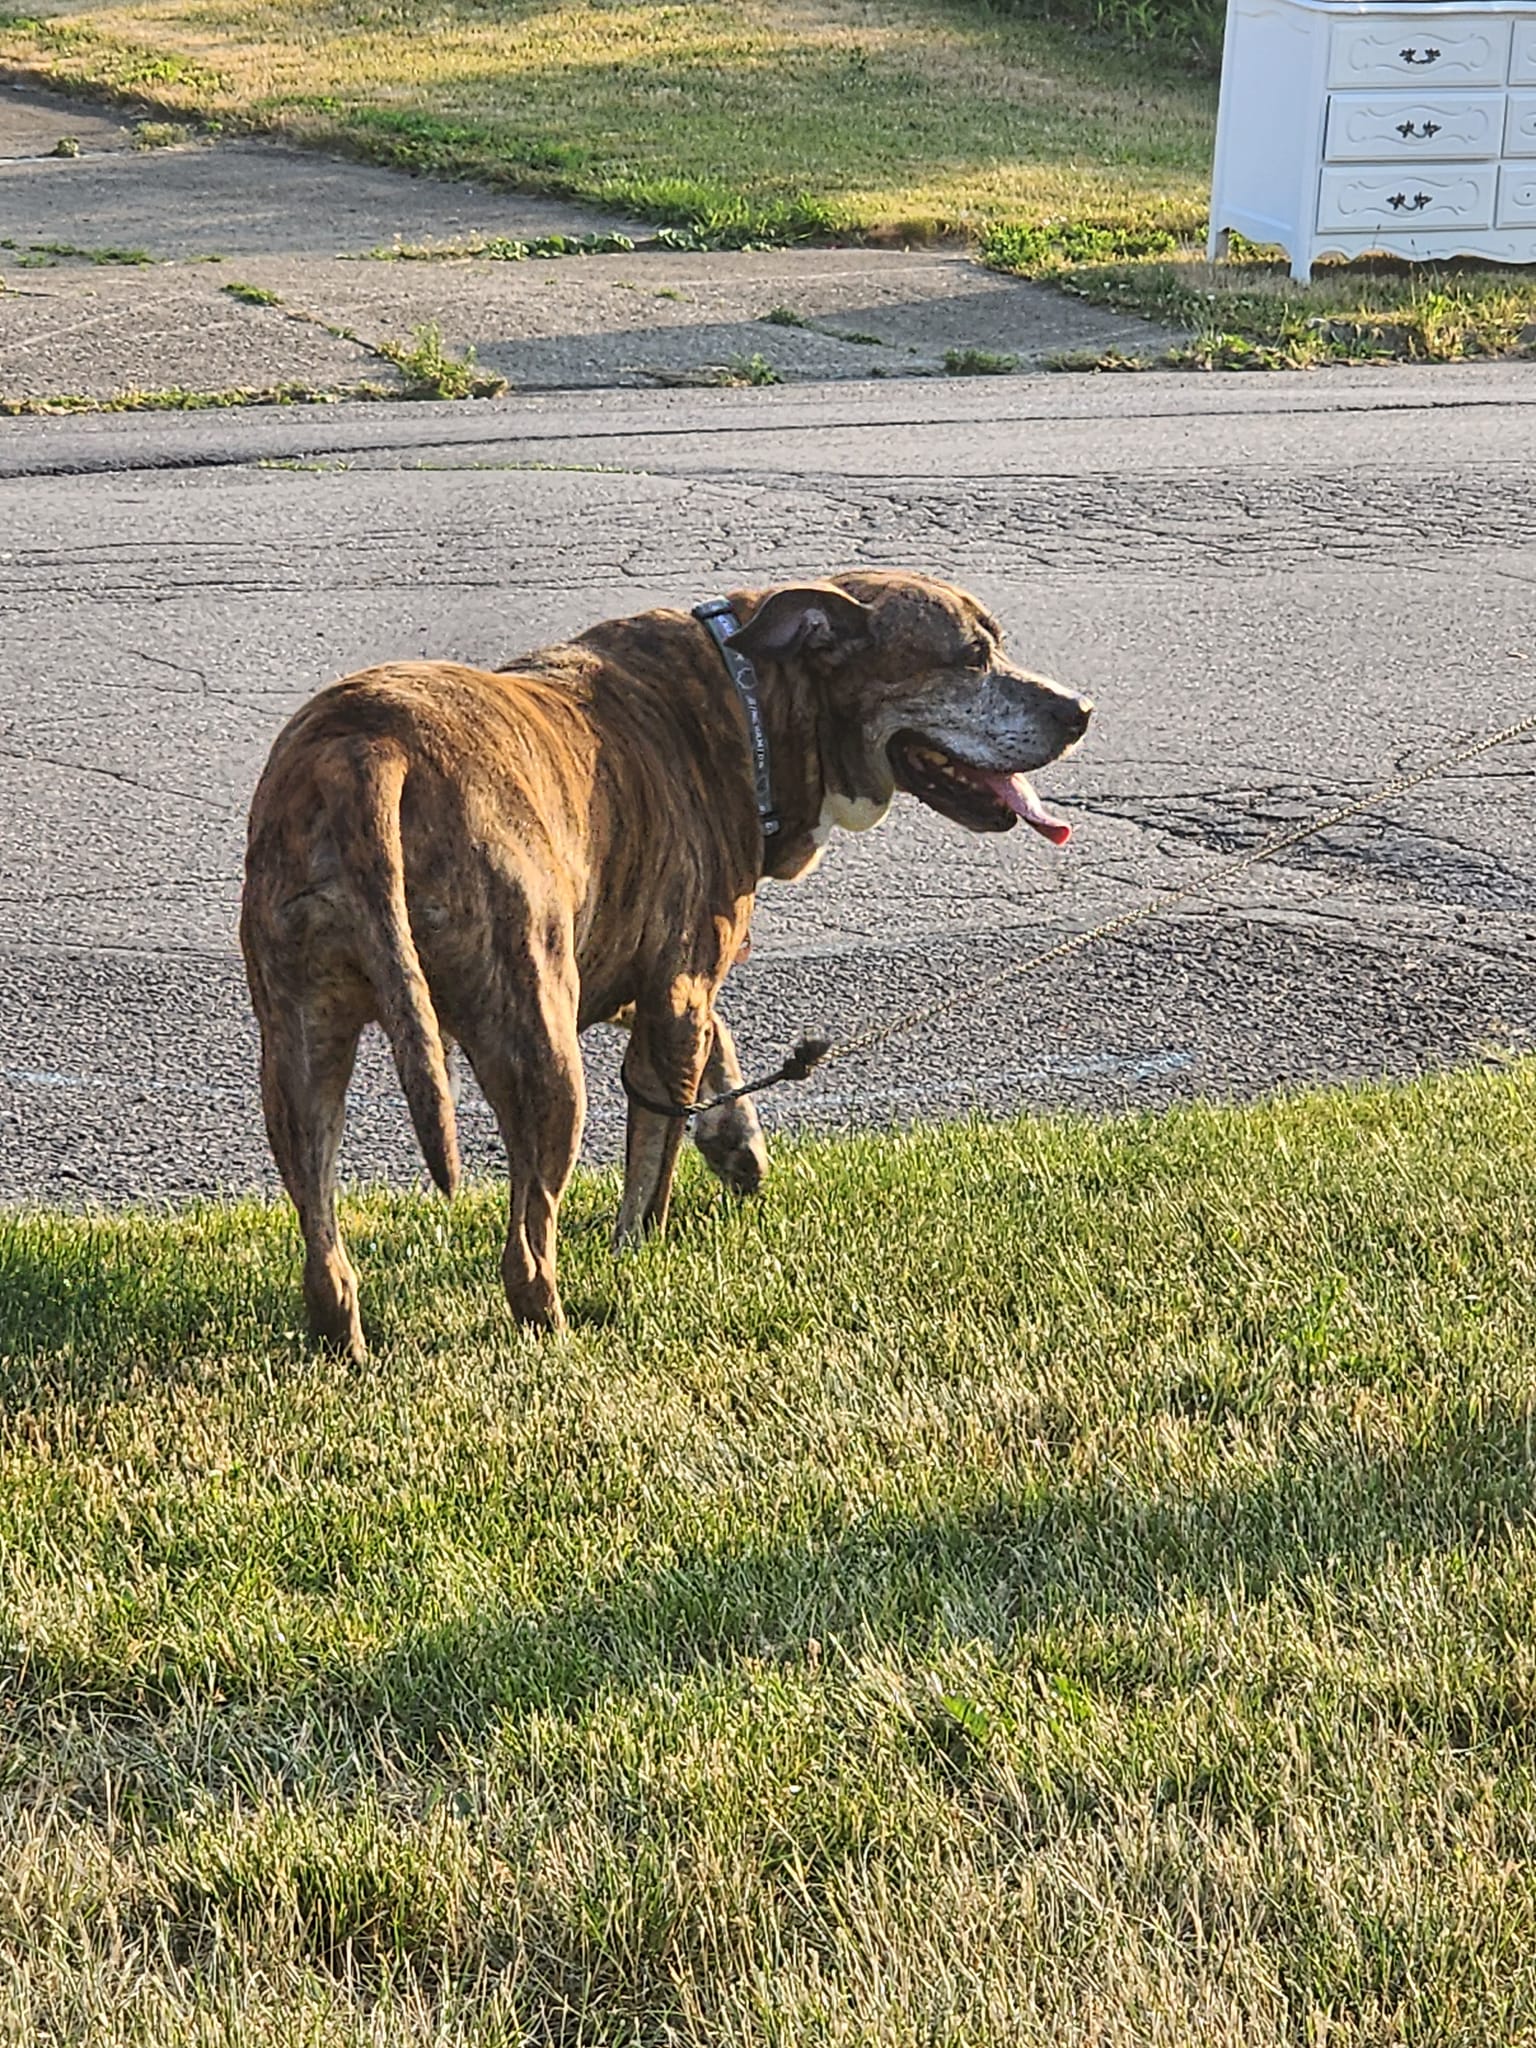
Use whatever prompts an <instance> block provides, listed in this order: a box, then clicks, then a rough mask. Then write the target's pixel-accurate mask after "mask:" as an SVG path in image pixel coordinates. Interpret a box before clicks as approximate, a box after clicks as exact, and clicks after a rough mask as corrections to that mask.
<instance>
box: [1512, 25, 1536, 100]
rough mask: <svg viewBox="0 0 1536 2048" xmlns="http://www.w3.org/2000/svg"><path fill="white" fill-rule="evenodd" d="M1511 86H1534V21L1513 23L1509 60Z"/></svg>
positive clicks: (1535, 59)
mask: <svg viewBox="0 0 1536 2048" xmlns="http://www.w3.org/2000/svg"><path fill="white" fill-rule="evenodd" d="M1509 82H1510V84H1511V85H1536V21H1529V20H1527V21H1517V22H1516V23H1515V44H1514V48H1513V50H1512V51H1511V52H1510V58H1509Z"/></svg>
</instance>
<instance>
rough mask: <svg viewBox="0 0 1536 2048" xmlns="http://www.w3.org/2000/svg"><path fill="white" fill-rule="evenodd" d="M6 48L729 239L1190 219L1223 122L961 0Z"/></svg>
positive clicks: (472, 16) (33, 31)
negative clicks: (1020, 221) (985, 224)
mask: <svg viewBox="0 0 1536 2048" xmlns="http://www.w3.org/2000/svg"><path fill="white" fill-rule="evenodd" d="M6 60H8V61H10V62H12V63H22V64H30V65H33V66H41V67H42V69H43V71H44V72H45V73H46V75H47V76H48V77H49V78H50V79H51V80H53V81H54V82H56V83H59V84H65V85H68V84H75V85H83V86H90V87H93V88H97V89H103V88H104V89H116V90H118V91H122V92H131V93H133V94H135V95H138V96H141V97H148V98H150V99H152V100H153V101H154V102H155V103H156V104H157V105H159V106H160V107H162V108H164V109H166V110H168V111H170V112H173V113H181V114H197V115H200V116H203V117H204V118H214V119H218V120H222V121H225V122H240V123H254V124H256V125H258V126H263V127H267V128H271V129H274V130H276V131H277V132H279V133H287V134H291V135H294V136H297V137H301V138H309V139H314V140H333V141H334V140H345V141H347V142H349V143H350V144H351V145H352V146H354V147H357V148H361V149H364V150H366V151H367V152H368V153H369V154H372V155H374V156H377V157H382V158H383V159H385V160H387V161H394V162H400V163H405V164H410V165H413V166H416V167H420V168H435V169H443V170H448V171H452V172H458V173H467V174H472V175H476V176H492V177H497V176H499V177H501V178H502V179H504V180H507V181H509V182H512V183H515V184H519V185H523V186H527V187H534V188H538V187H543V188H545V189H549V190H557V191H562V192H567V193H570V194H573V195H576V196H579V197H582V198H586V199H591V200H593V201H596V202H598V203H600V204H604V205H608V206H613V207H622V208H626V209H629V210H631V211H633V212H635V213H638V214H639V215H641V216H643V217H645V218H649V219H654V220H663V221H675V222H683V223H689V224H700V225H702V226H704V227H706V228H708V229H710V230H712V231H714V232H717V233H718V232H725V233H728V234H729V233H734V234H736V235H738V236H741V235H748V234H753V233H771V234H775V235H784V234H789V235H793V234H797V233H799V234H809V233H825V232H831V231H835V230H839V229H841V230H848V231H860V232H878V233H884V234H890V235H898V236H899V235H901V234H904V233H905V234H911V235H918V236H923V235H930V234H934V233H938V232H942V231H946V230H954V229H957V228H965V227H972V226H975V225H977V224H979V223H980V222H982V221H985V220H988V219H1011V218H1017V217H1028V218H1031V219H1035V218H1043V217H1051V216H1055V215H1067V216H1071V217H1074V218H1077V217H1082V216H1085V215H1086V216H1093V217H1097V216H1100V215H1106V216H1111V217H1114V218H1121V217H1127V218H1137V219H1143V218H1145V219H1148V220H1154V221H1157V222H1168V223H1173V224H1184V225H1188V224H1189V223H1191V222H1193V220H1194V219H1195V218H1196V216H1197V214H1198V210H1199V205H1200V200H1201V193H1202V190H1203V179H1204V173H1205V171H1206V168H1207V165H1208V160H1209V154H1210V137H1211V126H1212V120H1213V114H1214V90H1213V87H1212V85H1211V83H1210V81H1209V80H1208V79H1196V78H1192V77H1189V76H1186V75H1184V74H1183V73H1182V72H1172V71H1170V70H1169V69H1168V68H1167V67H1166V66H1165V67H1163V68H1161V69H1159V68H1157V67H1156V66H1154V65H1153V64H1152V63H1151V61H1150V60H1148V59H1145V58H1138V57H1133V56H1130V55H1127V54H1125V53H1122V52H1116V51H1114V50H1112V49H1108V48H1104V47H1099V48H1094V47H1091V46H1089V45H1087V44H1085V42H1084V40H1083V39H1082V38H1079V37H1075V36H1074V35H1073V34H1072V33H1071V32H1070V31H1068V30H1065V29H1062V28H1059V27H1051V26H1048V25H1046V24H1042V23H1036V22H1023V21H1008V20H1003V19H996V18H988V17H987V16H985V15H980V14H978V13H977V11H976V10H975V9H974V8H971V7H968V6H966V5H964V4H962V0H932V4H925V0H894V4H893V5H891V6H880V7H875V6H874V5H872V4H866V0H818V4H817V5H815V6H809V5H799V4H796V0H774V4H770V5H769V6H766V7H748V6H746V5H745V4H742V0H688V4H682V0H679V4H655V5H643V4H638V5H637V4H632V0H630V4H620V5H614V6H570V5H564V6H553V7H546V8H539V7H537V6H534V5H532V4H530V0H512V4H510V5H505V6H497V7H494V8H492V7H489V6H481V5H477V4H474V0H462V4H458V5H450V6H447V7H427V6H425V5H422V4H414V0H407V4H403V5H387V6H375V5H368V4H363V0H356V4H353V0H347V4H338V5H327V4H325V0H254V4H246V0H126V4H124V0H119V4H116V5H113V4H107V5H100V6H96V5H83V6H73V7H70V8H68V9H67V10H62V11H59V12H53V11H50V13H49V14H48V16H47V17H46V19H33V20H30V21H29V22H26V23H18V22H17V21H15V19H14V18H13V20H12V24H11V26H9V27H0V61H6Z"/></svg>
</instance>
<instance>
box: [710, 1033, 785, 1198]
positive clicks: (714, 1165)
mask: <svg viewBox="0 0 1536 2048" xmlns="http://www.w3.org/2000/svg"><path fill="white" fill-rule="evenodd" d="M741 1079H742V1075H741V1062H740V1060H738V1059H737V1057H736V1042H735V1040H734V1039H733V1038H732V1037H731V1034H730V1031H729V1029H728V1028H727V1025H726V1021H725V1019H724V1018H723V1017H722V1016H721V1015H720V1013H719V1012H718V1011H716V1013H715V1042H714V1046H713V1048H712V1050H711V1052H710V1055H709V1059H708V1061H707V1062H706V1064H705V1068H704V1079H703V1081H702V1082H701V1084H700V1086H701V1088H702V1091H703V1093H704V1094H705V1095H728V1094H729V1093H730V1091H731V1090H732V1089H733V1088H739V1087H740V1086H741ZM693 1142H694V1143H695V1144H696V1145H697V1146H698V1148H699V1150H700V1152H702V1153H703V1155H704V1162H705V1164H706V1165H707V1166H708V1168H709V1170H710V1172H711V1173H712V1174H714V1176H715V1178H716V1179H717V1180H719V1181H721V1182H723V1183H724V1185H725V1186H726V1187H728V1188H729V1189H730V1190H731V1192H732V1193H733V1194H737V1195H755V1194H756V1193H757V1191H758V1189H759V1188H760V1187H761V1186H762V1184H763V1175H764V1174H765V1173H766V1172H767V1171H768V1147H767V1144H766V1143H765V1142H764V1139H763V1127H762V1124H761V1123H760V1122H759V1121H758V1115H757V1109H756V1106H755V1104H754V1103H753V1101H752V1098H751V1096H750V1095H744V1096H742V1098H741V1100H740V1101H739V1102H728V1103H727V1104H726V1105H725V1107H724V1108H723V1109H707V1110H705V1111H704V1113H703V1114H702V1115H701V1116H698V1117H695V1118H694V1123H693Z"/></svg>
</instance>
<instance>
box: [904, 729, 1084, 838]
mask: <svg viewBox="0 0 1536 2048" xmlns="http://www.w3.org/2000/svg"><path fill="white" fill-rule="evenodd" d="M886 754H887V756H888V757H889V760H890V763H891V768H892V771H893V773H894V774H895V777H896V787H897V788H898V789H904V790H905V791H906V792H907V794H908V796H915V797H916V798H917V800H918V802H919V803H922V804H926V805H927V806H928V808H929V810H931V811H937V812H938V813H939V815H940V816H941V817H944V818H952V819H953V820H954V822H955V823H956V824H957V825H963V826H964V827H965V829H966V830H967V831H968V832H1011V831H1012V830H1013V828H1014V826H1015V825H1016V824H1017V823H1018V822H1019V820H1020V818H1022V819H1023V820H1024V822H1025V824H1026V825H1031V826H1033V827H1034V829H1035V831H1037V832H1038V833H1039V834H1040V835H1041V837H1042V838H1044V839H1049V840H1050V842H1051V844H1052V845H1053V846H1065V845H1066V843H1067V841H1068V840H1069V839H1070V838H1071V836H1072V827H1071V826H1070V825H1069V824H1067V823H1066V821H1065V820H1064V819H1062V818H1056V817H1053V816H1052V815H1051V813H1050V812H1049V811H1048V810H1047V809H1046V808H1045V805H1044V804H1043V803H1041V801H1040V799H1039V797H1038V796H1036V794H1035V792H1034V789H1033V788H1032V787H1031V785H1030V783H1029V781H1028V780H1027V778H1026V777H1024V776H1022V775H1005V774H1003V773H1002V772H1001V771H1000V770H998V769H995V768H976V767H973V766H972V764H971V763H970V762H969V761H960V760H957V759H956V758H955V756H954V755H953V754H948V753H946V752H945V751H944V749H943V748H942V747H936V746H935V745H934V744H933V742H932V741H931V740H925V739H924V738H923V736H922V734H921V733H917V732H899V733H897V735H896V737H895V738H894V739H893V740H892V741H891V743H890V745H889V746H888V747H887V748H886Z"/></svg>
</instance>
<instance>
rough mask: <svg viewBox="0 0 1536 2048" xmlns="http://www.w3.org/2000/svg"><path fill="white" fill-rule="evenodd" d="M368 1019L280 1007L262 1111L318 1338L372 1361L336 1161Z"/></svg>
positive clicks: (264, 1039)
mask: <svg viewBox="0 0 1536 2048" xmlns="http://www.w3.org/2000/svg"><path fill="white" fill-rule="evenodd" d="M361 1029H362V1021H361V1018H360V1017H357V1016H355V1014H354V1013H353V1012H352V1011H351V1010H350V1009H348V1010H343V1011H340V1012H335V1011H327V1010H318V1009H310V1008H306V1007H303V1006H301V1005H297V1004H295V1005H292V1006H290V1005H288V1004H286V1003H285V1004H280V1005H278V1006H276V1007H274V1008H270V1009H264V1014H263V1015H262V1019H261V1104H262V1108H263V1110H264V1111H265V1113H266V1120H267V1136H268V1137H269V1138H270V1140H271V1142H272V1156H273V1157H274V1158H275V1159H276V1161H277V1167H278V1171H279V1172H280V1173H281V1175H282V1176H283V1185H284V1186H285V1187H286V1188H287V1190H288V1193H289V1194H290V1195H291V1196H292V1198H293V1206H294V1207H295V1208H296V1209H297V1210H298V1212H299V1228H300V1229H301V1230H302V1231H303V1233H304V1302H305V1306H306V1308H307V1309H308V1311H309V1325H310V1328H311V1329H312V1330H313V1331H314V1333H315V1335H316V1336H317V1337H319V1338H321V1339H322V1340H323V1341H324V1342H325V1343H327V1344H333V1345H335V1346H336V1348H337V1349H338V1350H340V1351H343V1352H345V1353H346V1355H347V1356H348V1357H349V1358H351V1359H352V1360H353V1361H354V1362H355V1363H357V1364H361V1363H362V1361H363V1359H364V1358H365V1357H366V1356H367V1346H366V1345H365V1343H364V1342H363V1326H362V1322H361V1320H360V1318H359V1316H358V1309H357V1275H356V1273H355V1272H354V1271H353V1269H352V1261H351V1260H350V1259H349V1258H348V1257H347V1251H346V1246H345V1245H344V1244H343V1243H342V1240H341V1230H340V1227H339V1225H338V1223H337V1220H336V1159H337V1155H338V1153H339V1152H340V1150H341V1129H342V1121H343V1117H344V1115H345V1110H346V1095H347V1082H348V1081H349V1080H350V1079H351V1077H352V1063H353V1060H354V1059H355V1057H356V1055H357V1040H358V1035H359V1033H360V1031H361Z"/></svg>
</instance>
